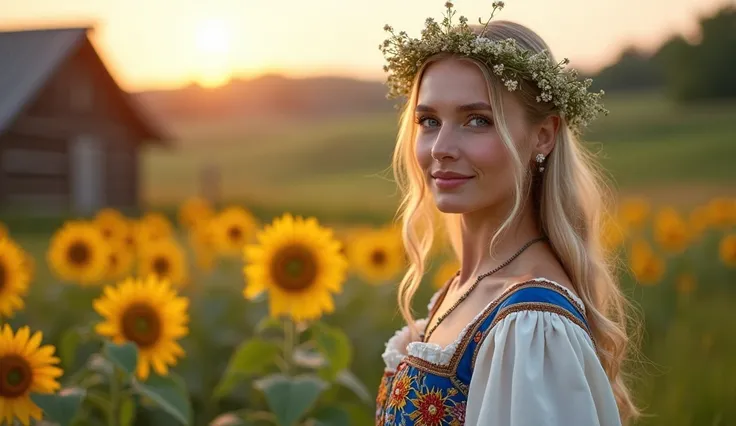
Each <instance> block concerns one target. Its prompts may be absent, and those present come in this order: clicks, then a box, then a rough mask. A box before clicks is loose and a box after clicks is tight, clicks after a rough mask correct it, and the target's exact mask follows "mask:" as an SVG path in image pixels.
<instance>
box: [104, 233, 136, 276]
mask: <svg viewBox="0 0 736 426" xmlns="http://www.w3.org/2000/svg"><path fill="white" fill-rule="evenodd" d="M132 266H133V253H131V252H130V250H128V248H127V247H126V246H125V243H123V242H122V241H117V242H112V243H111V244H110V251H109V254H108V256H107V273H106V274H105V278H107V279H108V280H117V279H120V278H123V277H124V276H125V275H127V274H128V272H130V269H131V268H132Z"/></svg>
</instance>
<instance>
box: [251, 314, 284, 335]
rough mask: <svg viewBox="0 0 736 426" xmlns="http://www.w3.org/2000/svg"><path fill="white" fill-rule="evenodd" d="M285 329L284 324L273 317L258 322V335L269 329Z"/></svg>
mask: <svg viewBox="0 0 736 426" xmlns="http://www.w3.org/2000/svg"><path fill="white" fill-rule="evenodd" d="M283 328H284V324H283V322H282V321H281V320H280V319H278V318H274V317H272V316H266V317H263V319H261V320H260V321H258V324H256V333H257V334H261V333H263V332H264V331H266V330H269V329H278V330H281V329H283Z"/></svg>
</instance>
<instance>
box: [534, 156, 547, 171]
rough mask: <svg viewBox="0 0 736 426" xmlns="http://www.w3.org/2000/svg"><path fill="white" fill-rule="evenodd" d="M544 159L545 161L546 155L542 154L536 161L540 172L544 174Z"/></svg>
mask: <svg viewBox="0 0 736 426" xmlns="http://www.w3.org/2000/svg"><path fill="white" fill-rule="evenodd" d="M544 159H545V156H544V154H542V153H539V154H537V158H536V160H537V164H538V165H539V171H540V172H543V171H544V166H543V165H542V163H544Z"/></svg>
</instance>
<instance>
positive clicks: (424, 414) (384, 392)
mask: <svg viewBox="0 0 736 426" xmlns="http://www.w3.org/2000/svg"><path fill="white" fill-rule="evenodd" d="M438 305H439V303H437V304H436V305H435V306H434V308H433V309H432V311H431V312H430V316H429V317H430V318H431V317H432V315H433V314H434V312H435V310H436V308H437V306H438ZM522 310H532V311H545V312H553V313H556V314H560V315H563V316H565V317H566V318H568V319H569V320H571V321H573V322H574V323H576V324H578V325H579V326H580V327H582V328H583V329H584V330H587V323H586V320H585V317H584V314H583V312H585V311H584V308H583V307H582V306H580V303H579V302H578V301H577V300H576V299H573V298H572V297H571V296H570V294H568V292H566V291H563V290H561V289H560V287H559V285H557V284H554V283H552V282H549V281H546V280H531V281H527V282H523V283H519V284H516V285H514V286H512V287H511V288H509V289H508V290H507V291H506V292H504V293H503V295H501V297H499V298H498V299H496V300H495V301H493V302H492V303H490V304H489V305H488V306H487V307H486V308H485V309H484V310H483V311H482V312H481V313H480V314H479V315H478V317H476V319H475V320H474V321H473V322H472V323H471V324H469V325H468V327H466V329H465V332H464V334H463V335H462V336H461V339H460V341H459V344H458V346H457V347H456V348H455V350H454V352H452V356H451V358H450V360H449V362H446V363H444V362H443V363H433V362H429V361H426V360H425V359H422V358H420V357H418V356H413V355H411V354H410V355H407V356H405V357H404V358H403V359H402V361H401V362H400V363H399V364H398V366H397V367H396V369H395V370H387V371H386V372H384V375H383V377H382V379H381V384H380V387H379V390H378V397H377V401H376V405H377V406H376V425H377V426H379V425H380V426H394V425H401V426H414V425H416V426H445V425H449V426H460V425H463V424H464V423H465V409H466V406H467V399H468V398H467V396H468V388H469V386H470V379H471V377H472V375H473V366H474V364H475V358H476V356H477V354H478V350H479V348H480V346H481V343H482V342H483V340H484V339H485V337H486V336H487V335H488V334H489V332H490V331H491V329H492V328H493V327H494V326H495V325H496V324H497V323H498V322H499V321H501V320H502V319H503V318H505V317H506V316H507V315H509V314H511V313H513V312H518V311H522Z"/></svg>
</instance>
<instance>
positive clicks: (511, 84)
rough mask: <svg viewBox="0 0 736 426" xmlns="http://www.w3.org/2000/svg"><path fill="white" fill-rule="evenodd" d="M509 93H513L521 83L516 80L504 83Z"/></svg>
mask: <svg viewBox="0 0 736 426" xmlns="http://www.w3.org/2000/svg"><path fill="white" fill-rule="evenodd" d="M503 84H504V85H505V86H506V88H507V89H509V91H511V92H513V91H514V90H516V89H517V88H518V87H519V82H518V81H516V80H506V81H504V83H503Z"/></svg>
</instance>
